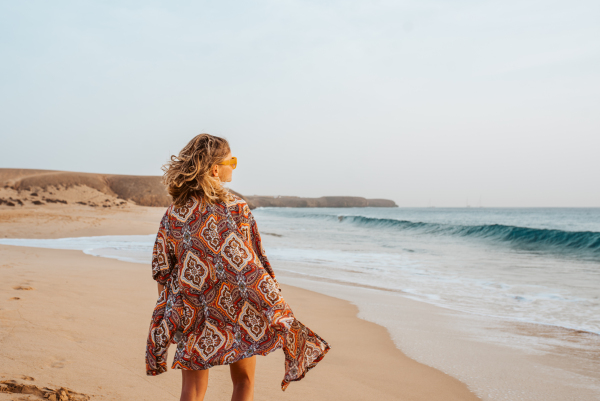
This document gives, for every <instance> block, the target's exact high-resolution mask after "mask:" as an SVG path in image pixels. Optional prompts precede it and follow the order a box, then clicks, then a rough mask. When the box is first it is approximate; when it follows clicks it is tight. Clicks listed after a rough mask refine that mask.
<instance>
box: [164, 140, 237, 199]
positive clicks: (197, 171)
mask: <svg viewBox="0 0 600 401" xmlns="http://www.w3.org/2000/svg"><path fill="white" fill-rule="evenodd" d="M229 152H230V148H229V143H228V142H227V140H226V139H224V138H219V137H218V136H212V135H209V134H200V135H196V137H194V139H192V140H191V141H190V142H189V143H188V144H187V145H185V147H184V148H183V149H181V152H179V155H178V156H175V155H172V156H171V161H169V162H168V163H167V164H165V165H164V166H163V167H162V170H163V171H164V172H165V174H164V175H163V183H164V184H165V185H166V186H167V191H168V192H169V195H171V197H172V198H173V203H174V204H175V206H178V207H179V206H183V205H185V203H186V202H187V200H188V199H189V198H190V197H191V196H194V195H195V196H197V197H199V198H201V199H204V200H205V201H207V202H209V203H215V202H226V201H227V200H229V199H230V196H231V195H230V194H229V191H227V189H226V188H224V187H223V186H221V181H220V180H219V178H218V177H212V175H211V169H212V167H213V166H214V165H215V164H218V163H220V162H222V161H223V160H225V157H227V155H228V154H229Z"/></svg>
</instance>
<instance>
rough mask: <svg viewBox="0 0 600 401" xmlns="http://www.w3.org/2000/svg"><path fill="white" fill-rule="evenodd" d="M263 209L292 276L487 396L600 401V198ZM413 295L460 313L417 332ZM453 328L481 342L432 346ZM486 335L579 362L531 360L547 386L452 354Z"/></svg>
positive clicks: (56, 244)
mask: <svg viewBox="0 0 600 401" xmlns="http://www.w3.org/2000/svg"><path fill="white" fill-rule="evenodd" d="M253 214H254V216H255V218H256V220H257V222H258V227H259V230H260V232H261V235H262V238H263V244H264V246H265V249H266V251H267V255H268V257H269V259H270V261H271V263H272V265H273V267H274V270H275V272H276V274H277V275H278V277H279V278H280V281H282V282H283V283H289V284H292V285H297V286H301V287H304V288H308V289H312V290H315V291H318V292H323V293H325V294H328V295H332V296H337V297H340V298H345V299H348V300H349V301H351V302H353V303H355V304H356V305H357V306H358V307H359V309H360V310H361V315H360V316H361V317H363V318H365V319H367V320H371V321H374V322H376V323H378V324H381V325H383V326H385V327H387V328H388V330H389V331H390V333H391V335H392V338H393V339H394V341H395V342H396V344H397V346H398V347H399V348H400V349H401V350H402V351H403V352H405V353H407V354H408V355H409V356H411V357H414V358H415V359H417V360H419V361H421V362H423V363H426V364H428V365H430V366H433V367H436V368H438V369H441V370H443V371H445V372H446V373H449V374H451V375H453V376H455V377H457V378H459V379H460V380H463V381H465V382H466V383H467V384H468V385H469V386H470V387H471V388H472V389H473V390H474V391H475V392H476V393H477V394H478V395H480V396H481V397H482V398H484V399H490V400H536V399H544V400H550V399H556V400H564V399H573V400H579V399H581V400H588V399H600V381H599V380H598V378H600V368H598V365H597V362H598V352H599V351H600V349H599V346H600V340H599V339H600V209H598V208H589V209H586V208H523V209H516V208H511V209H508V208H505V209H500V208H463V209H457V208H350V209H348V208H339V209H338V208H319V209H304V208H259V209H256V210H254V211H253ZM153 241H154V236H153V235H149V236H106V237H88V238H63V239H56V240H25V239H1V240H0V244H6V245H24V246H36V247H48V248H59V249H79V250H82V251H84V252H85V253H88V254H90V255H95V256H103V257H112V258H117V259H121V260H126V261H132V262H139V263H145V264H149V262H150V256H151V250H152V245H153ZM402 299H410V300H412V301H417V302H419V303H422V304H429V305H432V306H435V307H441V308H442V309H440V310H444V311H446V312H444V313H443V314H442V315H443V316H445V317H443V318H442V320H443V319H446V317H450V319H446V320H448V321H449V322H450V323H447V324H446V323H444V324H441V323H440V324H437V325H433V326H432V327H431V329H428V332H427V333H421V334H418V333H417V331H418V330H421V331H422V330H423V329H422V328H420V329H419V328H416V326H411V325H410V324H408V323H407V322H406V317H403V316H404V315H402V312H401V311H400V309H398V305H400V304H401V303H402V302H404V301H402ZM374 300H376V301H374ZM394 308H396V309H394ZM413 309H414V308H413ZM423 313H424V314H426V313H429V312H426V311H425V312H423ZM432 313H433V312H432ZM435 313H437V312H435ZM442 315H440V316H442ZM402 319H405V322H404V323H403V322H401V320H402ZM452 322H455V324H453V323H452ZM456 322H461V323H460V324H458V323H456ZM496 322H502V324H498V325H497V324H496ZM428 324H430V323H428ZM520 324H521V325H522V324H526V325H540V326H539V327H542V328H544V327H545V328H548V330H550V331H551V334H548V333H549V332H548V331H546V332H544V333H543V334H539V335H536V334H534V335H531V334H527V335H524V334H522V333H521V334H519V333H518V328H519V327H530V326H519V325H520ZM466 326H471V328H469V327H466ZM476 326H477V329H476ZM507 327H511V328H510V329H507ZM535 327H538V326H535ZM507 330H509V331H511V330H512V331H511V333H512V334H506V332H507ZM528 330H529V329H528ZM534 331H535V330H534ZM538 331H539V330H538ZM542 331H543V330H542ZM415 333H417V334H415ZM540 333H541V332H540ZM561 333H562V334H561ZM565 333H566V334H565ZM570 333H578V335H579V337H577V339H576V340H573V338H572V335H571V334H570ZM429 335H431V336H430V337H427V336H429ZM448 335H454V336H455V337H457V338H459V337H461V336H463V337H465V336H466V337H469V338H470V340H471V341H472V342H471V343H469V344H470V345H466V344H463V343H460V344H459V343H458V342H455V343H450V342H448V343H447V345H445V346H443V347H442V346H440V347H439V352H438V351H436V352H432V351H431V350H432V349H433V348H432V346H431V343H439V344H442V343H443V342H444V341H451V340H449V339H448V338H447V337H448ZM424 338H428V340H427V343H424V341H425V340H424ZM457 341H458V340H457ZM481 343H488V344H489V345H490V347H504V348H503V350H504V351H502V352H503V355H508V354H511V352H514V355H515V356H514V358H521V356H522V355H525V354H527V355H530V356H531V355H535V356H536V357H537V356H539V355H540V354H544V353H545V354H546V355H550V354H551V353H554V356H555V359H556V358H566V359H565V360H568V361H570V362H569V363H570V364H573V366H575V367H574V368H572V369H571V368H569V369H567V370H564V369H563V370H560V369H558V368H556V367H555V366H550V365H548V366H550V367H548V366H546V365H544V363H541V362H539V360H538V361H537V362H535V363H534V362H532V360H527V361H525V360H523V363H522V366H526V365H527V363H530V364H531V369H536V368H535V367H534V366H538V368H537V369H538V371H537V372H536V375H538V376H539V377H538V378H537V379H536V380H538V382H536V383H537V384H535V383H534V384H531V383H529V384H528V383H520V382H519V377H518V376H519V375H520V373H518V369H513V371H514V372H512V373H506V372H504V373H502V375H503V376H502V378H499V377H498V376H499V374H498V372H499V371H498V369H500V367H498V368H495V367H494V366H491V365H490V364H489V363H487V364H486V362H485V361H479V360H478V359H477V358H474V359H473V362H472V363H469V366H466V365H465V364H466V362H465V364H463V365H462V366H461V364H460V363H457V362H456V361H454V360H453V357H452V355H451V354H450V350H449V349H458V348H460V347H463V348H464V349H468V348H472V347H473V346H474V345H473V344H481ZM559 348H560V350H562V351H557V349H559ZM511 350H512V351H511ZM490 352H491V351H490ZM494 352H495V351H494ZM444 353H446V354H444ZM482 353H485V351H482ZM557 353H558V354H560V355H558V354H557ZM561 353H562V354H561ZM575 353H577V356H576V357H575V356H574V355H575ZM461 355H462V354H461ZM490 355H492V354H491V353H490ZM557 355H558V356H557ZM522 357H523V358H524V357H525V356H522ZM514 358H513V359H514ZM497 359H498V358H497ZM514 363H515V362H514V360H513V361H512V362H510V363H508V362H507V365H506V366H505V367H504V368H502V369H506V370H507V371H508V370H510V369H511V368H510V366H512V365H513V364H514ZM536 363H537V364H538V365H536ZM540 363H541V364H542V365H544V366H546V368H547V369H546V368H545V370H544V371H543V372H542V371H539V366H541V365H539V364H540ZM498 366H501V364H498ZM551 368H552V369H551ZM557 369H558V370H557ZM511 374H512V375H513V376H514V378H512V379H511ZM567 375H568V380H567ZM557 380H558V381H561V380H563V381H564V382H565V384H564V386H563V387H561V388H560V389H559V388H558V387H556V388H553V387H552V386H553V385H554V386H558V382H557ZM567 381H568V383H567ZM534 382H535V380H534ZM532 383H533V382H532ZM544 383H547V384H544ZM571 388H575V389H576V390H577V391H579V390H581V392H579V393H578V392H577V391H575V392H573V391H571V390H570V389H571ZM564 394H568V398H565V395H564ZM577 394H582V395H581V396H579V395H577ZM590 394H591V395H592V396H593V397H598V398H589V397H590Z"/></svg>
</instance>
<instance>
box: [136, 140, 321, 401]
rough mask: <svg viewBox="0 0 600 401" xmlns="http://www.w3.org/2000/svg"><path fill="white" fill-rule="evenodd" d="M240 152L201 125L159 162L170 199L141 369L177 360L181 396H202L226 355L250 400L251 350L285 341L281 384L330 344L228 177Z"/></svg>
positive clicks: (264, 350) (236, 386)
mask: <svg viewBox="0 0 600 401" xmlns="http://www.w3.org/2000/svg"><path fill="white" fill-rule="evenodd" d="M236 165H237V159H236V158H235V157H232V156H231V151H230V148H229V144H228V143H227V141H226V140H225V139H223V138H219V137H215V136H212V135H208V134H201V135H198V136H196V137H195V138H194V139H192V140H191V141H190V142H189V143H188V144H187V145H186V146H185V147H184V148H183V149H182V150H181V152H180V153H179V156H178V157H175V156H171V161H170V162H169V163H168V164H167V165H165V167H163V170H164V171H165V175H164V182H165V184H166V186H167V189H168V191H169V194H170V195H171V197H172V198H173V204H172V205H171V206H170V207H169V208H168V209H167V212H166V213H165V215H164V217H163V218H162V221H161V223H160V228H159V230H158V235H157V236H156V242H155V244H154V252H153V256H152V276H153V278H154V279H155V280H156V281H157V282H158V293H159V298H158V301H157V304H156V307H155V308H154V313H153V315H152V322H151V325H150V333H149V336H148V343H147V348H146V372H147V374H149V375H157V374H160V373H163V372H165V371H166V369H167V368H166V359H167V349H168V347H169V344H170V343H175V344H177V350H176V351H175V359H174V361H173V366H172V368H174V369H182V390H181V400H185V401H188V400H190V401H191V400H194V401H199V400H202V399H203V398H204V394H205V392H206V388H207V385H208V369H209V368H210V367H211V366H215V365H229V366H230V371H231V378H232V381H233V396H232V400H252V399H253V392H254V368H255V365H256V355H267V354H268V353H270V352H272V351H275V350H276V349H279V348H283V351H284V353H285V375H284V379H283V382H282V383H281V387H282V389H283V390H285V388H286V387H287V386H288V384H289V383H290V382H291V381H295V380H300V379H302V378H303V377H304V375H305V374H306V372H307V371H308V370H310V369H311V368H313V367H314V366H316V364H317V363H318V362H319V361H320V360H321V359H322V358H323V356H324V355H325V354H326V353H327V351H328V350H329V345H328V344H327V342H325V340H323V339H322V338H320V337H319V336H318V335H316V334H315V333H313V332H312V331H311V330H310V329H308V328H307V327H306V326H304V325H303V324H302V323H300V322H299V321H298V320H297V319H296V318H295V317H294V315H293V313H292V310H291V309H290V307H289V306H288V304H287V303H286V302H285V300H284V299H283V298H282V296H281V294H280V292H281V289H280V288H279V284H278V283H277V280H276V279H275V274H274V273H273V269H272V268H271V265H270V263H269V261H268V259H267V257H266V255H265V251H264V249H263V247H262V244H261V240H260V235H259V233H258V229H257V227H256V221H255V220H254V217H253V216H252V213H250V208H249V207H248V205H247V204H246V202H244V201H243V200H242V199H240V198H239V197H237V196H234V195H232V194H231V193H230V192H228V191H227V189H225V188H224V187H223V186H222V185H221V183H222V182H229V181H231V175H232V172H233V169H235V167H236Z"/></svg>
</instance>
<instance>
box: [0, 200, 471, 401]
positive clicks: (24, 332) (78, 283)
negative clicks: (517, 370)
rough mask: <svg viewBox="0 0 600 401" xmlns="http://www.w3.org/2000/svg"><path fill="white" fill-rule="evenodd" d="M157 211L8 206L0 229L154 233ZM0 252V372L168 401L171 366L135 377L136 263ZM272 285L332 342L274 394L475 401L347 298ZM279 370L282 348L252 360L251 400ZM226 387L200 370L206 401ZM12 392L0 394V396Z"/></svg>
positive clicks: (142, 324)
mask: <svg viewBox="0 0 600 401" xmlns="http://www.w3.org/2000/svg"><path fill="white" fill-rule="evenodd" d="M163 212H164V209H162V208H146V207H138V206H128V207H126V208H123V209H119V210H90V208H87V207H84V206H82V207H78V206H75V207H66V206H60V205H52V206H44V207H43V208H35V209H34V208H23V209H20V210H19V211H18V213H17V211H15V210H7V209H0V224H2V228H3V230H2V231H3V233H2V235H3V236H4V237H13V238H61V237H76V236H96V235H144V234H154V233H155V232H156V227H157V225H158V221H159V220H160V217H161V216H162V213H163ZM0 260H1V261H2V262H1V263H0V269H1V271H2V273H3V278H4V280H3V282H2V283H1V284H0V291H1V293H2V298H3V299H2V304H3V306H2V309H1V310H0V319H1V321H2V328H1V329H0V330H1V331H0V336H1V337H0V338H1V340H0V342H1V344H2V350H3V352H2V353H1V354H0V360H2V363H1V366H2V368H0V369H1V370H0V376H2V378H1V380H16V381H21V382H24V383H28V384H33V385H37V386H38V387H44V386H52V387H60V386H65V387H69V388H71V389H73V390H74V391H76V392H79V393H84V394H88V395H90V396H92V399H109V400H110V399H115V400H118V399H124V398H127V399H144V400H153V399H165V398H167V399H176V398H178V394H179V386H180V376H179V374H178V372H168V373H166V374H163V375H160V376H158V377H147V376H145V374H144V367H143V363H144V361H143V352H144V346H145V339H146V335H147V332H146V331H147V326H148V322H149V319H150V314H151V311H152V307H153V305H154V302H155V301H156V288H155V287H156V286H155V284H154V282H152V279H151V276H150V274H149V269H148V267H147V266H144V265H140V264H135V263H130V262H122V261H118V260H114V259H107V258H99V257H93V256H89V255H85V254H84V253H82V252H80V251H69V250H54V249H41V248H26V247H15V246H6V245H2V246H0ZM276 273H277V271H276ZM28 288H31V289H28ZM283 294H284V297H285V298H286V300H287V301H288V302H289V303H290V305H291V306H292V309H293V310H294V312H295V314H296V316H297V317H298V318H299V319H300V320H302V321H303V322H305V323H306V324H308V325H310V327H312V328H314V330H315V331H316V332H318V333H319V334H320V335H322V336H323V337H324V338H326V339H327V340H328V341H329V342H330V343H331V344H332V351H331V352H330V353H329V354H328V355H327V356H326V358H325V359H324V360H323V362H322V363H321V364H319V367H318V368H316V369H314V370H313V371H311V372H310V373H309V374H308V375H307V376H306V378H304V379H303V380H302V381H300V382H298V383H292V385H290V387H289V388H288V390H287V391H286V392H285V393H284V394H285V397H286V398H288V399H305V398H306V397H310V398H311V399H315V400H320V399H322V400H325V399H327V400H328V399H334V398H344V399H356V400H363V399H382V400H386V399H389V400H396V399H410V400H437V399H439V400H453V399H455V400H476V399H478V397H476V396H475V395H474V394H473V393H472V392H471V391H469V389H468V388H467V386H466V385H465V384H464V383H462V382H460V381H459V380H457V379H455V378H453V377H451V376H449V375H447V374H445V373H443V372H441V371H439V370H437V369H434V368H431V367H429V366H427V365H424V364H422V363H419V362H417V361H415V360H414V359H411V358H409V357H408V356H406V355H405V354H404V353H403V352H401V351H400V350H399V349H398V348H397V347H396V345H395V344H394V342H393V341H392V338H391V337H390V333H389V332H388V330H387V329H386V328H384V327H383V326H380V325H377V324H374V323H371V322H368V321H366V320H363V319H360V318H359V317H357V313H358V308H357V307H356V306H354V305H352V304H351V303H350V302H348V301H345V300H343V299H338V298H334V297H331V296H327V295H323V294H319V293H316V292H313V291H308V290H306V289H302V288H299V287H295V286H290V285H287V284H286V283H285V281H284V282H283ZM14 298H19V299H14ZM144 310H145V311H147V312H145V313H144V312H143V311H144ZM132 311H135V312H132ZM171 351H173V350H171ZM170 354H171V357H172V354H173V353H172V352H171V353H170ZM282 375H283V354H282V353H280V352H277V353H275V354H273V355H271V356H269V357H261V358H259V359H258V369H257V377H256V380H257V381H256V384H257V386H256V398H257V399H280V398H281V396H282V393H281V390H280V389H279V382H280V381H281V377H282ZM23 377H30V378H33V379H34V380H27V379H23ZM230 386H231V384H230V381H229V372H228V369H227V367H224V366H220V367H214V368H212V369H211V378H210V384H209V390H208V393H207V399H215V398H217V397H220V396H226V395H227V394H229V391H230ZM217 394H219V396H217ZM12 397H14V396H13V395H11V394H5V393H0V400H3V399H12ZM28 397H32V398H30V399H37V398H34V397H33V396H28ZM24 399H27V398H24Z"/></svg>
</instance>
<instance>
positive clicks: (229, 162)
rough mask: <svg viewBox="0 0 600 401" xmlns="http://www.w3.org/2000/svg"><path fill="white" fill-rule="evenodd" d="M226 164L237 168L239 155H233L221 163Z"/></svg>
mask: <svg viewBox="0 0 600 401" xmlns="http://www.w3.org/2000/svg"><path fill="white" fill-rule="evenodd" d="M219 164H221V165H224V166H231V168H233V169H235V168H236V167H237V157H232V158H231V159H229V160H225V161H224V162H221V163H219Z"/></svg>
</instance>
